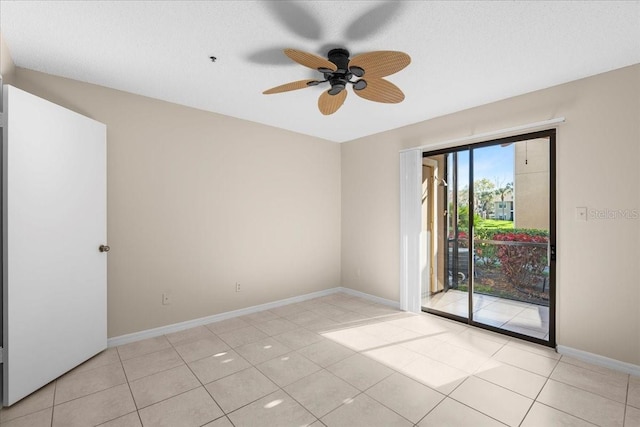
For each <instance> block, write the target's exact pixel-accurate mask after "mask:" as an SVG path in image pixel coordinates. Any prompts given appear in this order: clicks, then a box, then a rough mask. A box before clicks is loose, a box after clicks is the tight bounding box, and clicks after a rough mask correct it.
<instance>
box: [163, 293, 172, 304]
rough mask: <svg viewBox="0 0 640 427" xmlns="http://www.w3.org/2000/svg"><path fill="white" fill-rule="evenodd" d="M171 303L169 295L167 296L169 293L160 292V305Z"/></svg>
mask: <svg viewBox="0 0 640 427" xmlns="http://www.w3.org/2000/svg"><path fill="white" fill-rule="evenodd" d="M169 304H171V297H169V294H167V293H164V294H162V305H169Z"/></svg>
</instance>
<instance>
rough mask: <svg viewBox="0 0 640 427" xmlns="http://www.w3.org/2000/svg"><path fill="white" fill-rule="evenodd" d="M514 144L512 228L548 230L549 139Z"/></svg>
mask: <svg viewBox="0 0 640 427" xmlns="http://www.w3.org/2000/svg"><path fill="white" fill-rule="evenodd" d="M514 145H515V156H514V161H515V165H514V189H515V191H514V195H513V198H514V199H515V208H514V213H515V218H514V220H515V221H514V227H516V228H535V229H538V230H548V229H549V179H550V175H549V139H548V138H543V139H534V140H531V141H520V142H516V143H515V144H514Z"/></svg>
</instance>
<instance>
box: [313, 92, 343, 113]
mask: <svg viewBox="0 0 640 427" xmlns="http://www.w3.org/2000/svg"><path fill="white" fill-rule="evenodd" d="M345 99H347V91H346V90H342V91H340V92H339V93H338V94H337V95H329V91H326V92H322V95H320V98H318V108H319V109H320V112H321V113H322V114H324V115H325V116H328V115H329V114H333V113H335V112H336V111H338V108H340V107H342V104H344V100H345Z"/></svg>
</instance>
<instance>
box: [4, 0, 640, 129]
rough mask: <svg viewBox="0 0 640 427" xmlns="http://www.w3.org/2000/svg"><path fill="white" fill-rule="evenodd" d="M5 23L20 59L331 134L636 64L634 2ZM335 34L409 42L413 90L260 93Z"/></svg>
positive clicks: (193, 8)
mask: <svg viewBox="0 0 640 427" xmlns="http://www.w3.org/2000/svg"><path fill="white" fill-rule="evenodd" d="M0 31H1V32H2V34H3V36H4V38H5V41H6V43H7V45H8V47H9V50H10V52H11V56H12V57H13V60H14V62H15V64H16V65H17V66H19V67H24V68H29V69H33V70H37V71H42V72H45V73H50V74H55V75H59V76H63V77H68V78H72V79H76V80H80V81H85V82H90V83H94V84H98V85H102V86H107V87H111V88H115V89H120V90H125V91H128V92H133V93H136V94H140V95H145V96H149V97H153V98H158V99H162V100H166V101H170V102H175V103H178V104H183V105H188V106H191V107H195V108H200V109H203V110H208V111H213V112H216V113H221V114H225V115H229V116H233V117H238V118H242V119H247V120H252V121H255V122H259V123H264V124H267V125H271V126H276V127H279V128H284V129H289V130H292V131H295V132H300V133H303V134H308V135H314V136H317V137H321V138H325V139H328V140H332V141H337V142H343V141H349V140H352V139H355V138H358V137H362V136H366V135H370V134H374V133H377V132H381V131H385V130H389V129H393V128H397V127H400V126H404V125H408V124H411V123H415V122H419V121H423V120H426V119H429V118H433V117H437V116H441V115H444V114H447V113H452V112H455V111H459V110H463V109H466V108H470V107H473V106H477V105H482V104H486V103H489V102H492V101H497V100H500V99H504V98H507V97H511V96H515V95H519V94H522V93H526V92H531V91H534V90H537V89H542V88H545V87H549V86H553V85H557V84H560V83H564V82H567V81H571V80H576V79H579V78H582V77H587V76H590V75H594V74H598V73H601V72H605V71H609V70H612V69H616V68H620V67H624V66H627V65H632V64H636V63H640V2H638V1H626V2H614V1H604V2H597V1H584V2H582V1H571V2H559V1H558V2H541V1H532V2H519V1H509V2H506V1H500V2H497V1H496V2H494V1H491V2H461V1H455V2H453V1H451V2H437V1H424V2H421V1H411V2H389V1H387V2H374V1H335V2H334V1H305V2H286V1H278V2H275V1H274V2H270V1H215V2H213V1H211V2H205V1H194V2H189V1H155V2H154V1H144V2H134V1H129V2H124V1H70V2H63V1H45V2H38V1H29V2H23V1H7V0H1V1H0ZM338 46H340V47H346V48H347V49H349V50H350V51H351V52H352V54H358V53H362V52H369V51H374V50H399V51H403V52H406V53H408V54H409V55H410V56H411V58H412V63H411V64H410V65H409V66H408V67H407V68H406V69H404V70H402V71H400V72H399V73H397V74H394V75H392V76H390V77H389V80H390V81H392V82H393V83H395V84H396V85H397V86H399V87H400V88H401V89H402V90H403V91H404V92H405V95H406V99H405V101H404V102H402V103H401V104H380V103H374V102H370V101H367V100H364V99H362V98H359V97H357V96H355V95H354V94H353V93H352V92H351V89H349V91H350V93H349V95H348V96H347V100H346V102H345V104H344V106H343V107H342V108H341V109H340V110H339V111H338V112H337V113H335V114H333V115H331V116H323V115H322V114H320V112H319V111H318V107H317V98H318V96H319V95H320V93H321V92H322V90H323V89H324V90H326V87H324V86H323V87H312V88H307V89H303V90H299V91H294V92H287V93H283V94H277V95H268V96H267V95H262V91H263V90H265V89H267V88H270V87H273V86H277V85H279V84H282V83H286V82H290V81H294V80H301V79H308V78H315V77H318V76H319V74H317V73H315V72H314V71H312V70H310V69H307V68H305V67H302V66H301V65H298V64H296V63H294V62H292V61H291V60H289V59H288V58H287V57H286V56H285V55H284V54H283V53H282V49H283V48H286V47H291V48H295V49H300V50H305V51H309V52H313V53H316V54H319V55H322V56H324V55H326V52H327V51H328V50H329V49H330V48H332V47H338ZM211 55H214V56H216V57H217V61H216V62H215V63H214V62H211V61H210V59H209V56H211Z"/></svg>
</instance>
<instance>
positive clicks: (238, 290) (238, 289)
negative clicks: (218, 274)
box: [236, 282, 240, 292]
mask: <svg viewBox="0 0 640 427" xmlns="http://www.w3.org/2000/svg"><path fill="white" fill-rule="evenodd" d="M236 292H240V283H238V282H236Z"/></svg>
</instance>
